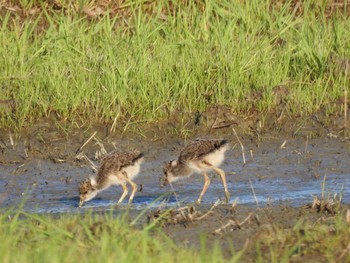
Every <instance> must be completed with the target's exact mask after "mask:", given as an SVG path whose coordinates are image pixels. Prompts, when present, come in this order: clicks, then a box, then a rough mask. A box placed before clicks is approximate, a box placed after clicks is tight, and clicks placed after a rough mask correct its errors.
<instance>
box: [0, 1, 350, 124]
mask: <svg viewBox="0 0 350 263" xmlns="http://www.w3.org/2000/svg"><path fill="white" fill-rule="evenodd" d="M39 2H40V1H39ZM69 3H71V2H69V1H68V2H67V1H63V6H65V7H66V8H67V9H66V10H67V12H66V14H64V13H63V12H56V11H52V10H50V8H49V7H48V6H45V8H41V9H40V10H41V12H40V15H38V16H33V17H30V16H29V17H28V18H27V19H25V20H24V21H23V19H20V18H19V17H16V16H14V15H13V14H12V15H11V14H10V12H8V13H7V14H5V15H3V16H2V17H1V18H0V72H1V74H0V90H1V92H0V100H7V99H13V100H14V101H15V103H16V107H15V109H14V110H13V111H12V112H10V111H4V112H1V111H0V126H1V127H12V128H21V127H24V126H26V125H30V124H32V123H33V122H34V121H35V120H37V119H38V118H41V117H44V116H54V117H55V118H57V119H58V120H63V121H65V120H68V121H70V122H72V121H73V122H77V123H79V124H82V123H85V124H86V121H87V123H89V122H91V121H94V120H97V121H104V122H108V123H113V122H114V123H115V124H116V125H117V126H121V125H125V124H127V123H130V122H152V121H159V120H163V119H166V118H168V116H169V113H171V112H174V111H177V110H181V112H195V111H203V110H205V109H206V108H207V107H209V106H211V105H216V104H223V105H228V106H229V107H231V108H232V111H233V112H235V113H237V114H248V113H250V112H258V113H262V114H264V113H266V112H269V111H271V110H273V109H274V108H275V107H276V106H277V105H276V101H275V99H274V95H273V87H275V86H277V85H284V86H285V87H286V88H287V89H288V91H289V95H288V96H287V97H286V98H285V101H286V110H287V111H286V112H287V113H288V114H290V115H307V114H310V113H314V112H316V111H318V110H319V109H321V108H326V109H327V112H328V113H332V112H334V110H335V108H334V104H333V102H334V101H335V100H337V99H339V97H340V96H342V95H343V92H344V87H348V84H349V81H348V79H347V76H346V74H344V73H343V72H344V70H342V69H341V67H340V66H339V65H340V64H341V63H342V58H347V59H348V58H349V57H350V35H349V34H348V32H349V31H350V21H349V18H348V17H346V16H342V14H341V13H339V14H338V15H333V16H331V17H327V16H326V9H325V8H326V2H325V1H323V3H324V4H320V3H319V1H313V0H309V1H305V2H304V3H302V4H301V5H302V6H301V8H302V10H303V13H302V14H298V13H292V10H293V8H291V7H290V6H291V5H290V3H289V2H288V1H287V3H285V4H283V5H281V6H278V5H272V4H271V3H270V2H269V1H263V0H254V1H248V2H246V3H243V2H242V1H228V0H227V1H214V0H212V1H211V0H207V1H205V2H194V1H189V3H188V4H183V1H171V2H169V1H157V2H156V3H153V4H152V5H148V9H146V4H144V3H143V2H142V1H131V2H127V1H125V2H124V5H123V7H125V8H127V10H128V12H127V14H124V15H123V16H122V15H118V14H112V13H111V14H108V13H107V14H105V15H104V16H102V17H99V18H91V17H90V18H89V17H86V16H85V15H84V14H81V13H79V11H77V9H78V10H82V6H84V5H88V6H91V5H93V4H94V1H81V2H79V5H77V6H78V8H76V9H74V8H72V7H71V6H72V5H70V4H69ZM35 4H36V3H35V1H34V2H33V1H21V3H20V5H19V6H22V7H24V8H31V7H32V6H35ZM150 10H151V11H150ZM334 54H336V55H335V59H331V58H332V57H333V58H334ZM345 60H346V59H345ZM339 61H340V62H339ZM253 93H261V94H262V95H261V98H260V99H258V100H248V98H249V96H250V95H251V94H253Z"/></svg>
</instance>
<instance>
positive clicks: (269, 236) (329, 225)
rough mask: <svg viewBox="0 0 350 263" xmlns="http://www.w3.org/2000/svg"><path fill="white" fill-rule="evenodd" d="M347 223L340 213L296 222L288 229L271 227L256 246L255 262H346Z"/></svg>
mask: <svg viewBox="0 0 350 263" xmlns="http://www.w3.org/2000/svg"><path fill="white" fill-rule="evenodd" d="M349 224H350V222H346V220H345V215H344V213H341V214H338V215H337V216H334V217H323V218H322V217H320V218H319V219H318V220H317V221H316V222H310V221H307V220H299V222H298V223H297V224H296V225H295V226H294V227H292V228H290V229H284V228H281V227H278V226H272V229H271V230H269V231H267V232H266V234H265V235H264V236H263V238H260V240H258V242H256V248H257V260H256V262H291V261H293V262H349V261H350V253H349V251H350V245H349V244H350V227H349Z"/></svg>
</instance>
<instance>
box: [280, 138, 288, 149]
mask: <svg viewBox="0 0 350 263" xmlns="http://www.w3.org/2000/svg"><path fill="white" fill-rule="evenodd" d="M286 144H287V140H284V142H283V143H282V144H281V146H280V149H283V148H285V146H286Z"/></svg>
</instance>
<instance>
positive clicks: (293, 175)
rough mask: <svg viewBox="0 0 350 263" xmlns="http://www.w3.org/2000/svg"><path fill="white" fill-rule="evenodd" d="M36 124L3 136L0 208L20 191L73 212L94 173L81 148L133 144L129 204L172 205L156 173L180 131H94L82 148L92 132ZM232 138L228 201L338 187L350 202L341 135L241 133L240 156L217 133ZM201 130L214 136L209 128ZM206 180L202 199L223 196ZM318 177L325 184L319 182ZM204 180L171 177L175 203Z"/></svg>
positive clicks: (115, 192)
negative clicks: (135, 156)
mask: <svg viewBox="0 0 350 263" xmlns="http://www.w3.org/2000/svg"><path fill="white" fill-rule="evenodd" d="M47 129H48V130H45V129H44V130H45V131H46V132H45V133H44V132H41V130H38V131H37V132H36V133H34V132H33V133H32V134H31V135H32V136H30V137H26V138H20V139H18V138H16V137H15V136H14V135H13V136H12V137H11V136H10V135H9V134H8V133H6V134H2V135H1V136H2V138H1V154H0V166H1V178H0V185H1V187H2V189H3V190H2V193H1V198H0V201H1V207H9V206H14V205H18V204H19V203H20V202H22V200H23V197H25V198H26V205H25V209H27V210H30V211H36V212H44V213H46V212H67V211H72V212H73V211H75V210H76V209H77V208H76V204H77V195H78V193H77V184H78V182H79V181H81V180H82V179H83V178H85V177H86V176H89V174H92V170H91V166H90V163H89V162H88V161H87V160H86V159H84V158H82V155H86V156H87V157H88V158H89V159H90V160H91V161H93V162H94V163H95V164H96V165H98V163H99V158H100V157H101V156H102V155H103V153H104V152H110V151H112V150H114V149H117V150H129V149H134V148H137V149H139V150H141V151H143V152H144V154H145V162H144V164H143V165H142V169H141V173H140V174H139V176H138V178H137V179H136V183H137V184H138V185H139V189H140V190H141V191H139V192H138V193H137V195H136V197H135V200H134V203H133V206H134V208H135V209H142V208H143V207H144V206H145V205H147V204H150V203H154V205H155V206H157V204H158V203H160V202H162V201H163V200H167V202H168V203H170V204H175V197H174V195H173V194H172V191H171V189H170V188H163V189H160V187H159V177H160V175H161V174H162V167H163V164H164V162H167V161H169V160H172V159H174V158H176V157H177V155H178V153H179V152H180V151H181V149H182V147H183V146H184V145H185V143H186V139H183V138H178V137H172V136H168V137H156V138H154V139H150V138H140V137H133V138H132V137H131V138H127V137H125V138H123V137H120V136H119V137H112V136H104V134H102V133H101V132H100V131H99V132H97V134H96V136H95V137H94V138H93V139H92V140H91V141H90V142H89V143H88V144H86V145H85V146H84V147H83V148H81V146H82V145H83V144H84V142H86V141H87V139H88V138H89V137H90V136H91V133H90V132H80V133H78V132H72V133H70V134H69V137H67V136H63V135H62V134H60V132H59V131H57V130H56V131H50V126H47ZM220 135H221V136H220V137H222V136H225V138H227V139H228V140H229V141H230V145H231V148H230V150H229V151H228V152H227V154H226V160H225V162H224V163H223V165H222V168H223V170H224V171H225V172H226V174H227V180H228V187H229V190H230V192H231V200H230V201H231V202H234V201H237V202H238V204H245V205H257V204H258V205H261V206H264V205H267V204H268V205H278V204H280V203H284V204H288V205H290V206H299V205H302V204H303V203H305V202H309V201H310V200H312V198H313V196H314V195H318V196H319V195H321V193H322V191H323V192H324V194H327V193H330V194H335V193H336V194H341V195H342V198H343V201H344V202H349V200H350V195H349V191H350V190H349V188H350V187H349V186H350V176H349V156H350V155H349V153H350V142H349V141H348V140H346V139H341V138H335V137H333V136H325V137H318V138H310V139H309V138H308V137H306V138H304V137H298V138H295V137H294V138H293V137H285V136H279V137H272V136H269V137H267V136H265V137H264V138H262V137H259V139H257V138H253V137H250V136H240V138H241V141H242V143H243V145H244V153H245V160H246V163H245V164H244V162H243V155H242V150H241V147H240V145H239V143H238V141H237V138H236V136H235V135H234V134H233V132H231V133H228V132H227V133H226V134H220ZM205 137H211V138H215V137H219V136H218V134H216V135H208V136H205ZM211 177H212V184H211V186H210V188H209V190H208V191H207V193H206V195H205V196H204V199H203V202H204V204H211V203H214V202H215V201H217V200H220V199H222V198H223V189H222V185H221V183H220V180H219V179H218V178H217V176H216V175H215V174H211ZM323 183H324V186H322V184H323ZM202 186H203V178H202V177H201V176H200V175H194V176H192V177H191V179H189V180H184V181H179V182H176V183H175V184H174V190H175V191H176V193H177V196H178V199H179V202H185V203H186V202H193V201H194V200H196V198H197V196H198V194H199V192H200V191H201V189H202ZM120 194H121V188H120V187H119V188H118V187H113V188H111V189H108V190H106V191H104V192H102V193H101V194H99V196H98V197H97V198H96V199H94V200H92V201H91V202H88V203H87V204H86V206H85V208H84V209H86V208H88V207H96V206H98V207H108V206H110V205H112V204H114V203H115V202H116V200H118V198H119V196H120Z"/></svg>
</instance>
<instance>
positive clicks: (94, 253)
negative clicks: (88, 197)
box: [0, 211, 239, 263]
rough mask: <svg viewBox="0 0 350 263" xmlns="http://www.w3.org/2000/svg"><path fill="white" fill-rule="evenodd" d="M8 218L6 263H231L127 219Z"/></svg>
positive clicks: (1, 223)
mask: <svg viewBox="0 0 350 263" xmlns="http://www.w3.org/2000/svg"><path fill="white" fill-rule="evenodd" d="M10 214H12V212H11V211H6V212H5V213H2V214H1V215H0V232H1V236H0V242H1V246H0V261H1V262H4V263H5V262H188V261H189V259H191V262H225V261H227V260H225V259H224V258H223V256H222V255H221V253H220V249H219V248H216V249H215V248H214V249H213V250H212V251H206V250H205V249H202V250H201V251H195V250H191V249H183V248H180V247H179V246H177V245H176V244H174V243H173V242H172V241H171V240H169V239H167V238H166V237H165V235H162V234H157V231H153V234H151V232H150V229H151V228H150V227H145V228H142V229H135V228H132V227H130V225H129V224H128V223H127V220H126V218H125V217H123V216H121V217H117V218H116V217H115V216H113V215H111V214H105V215H96V214H89V213H88V214H86V215H79V214H75V215H74V214H65V215H61V216H58V217H57V216H56V218H53V217H52V216H49V215H37V214H27V213H17V214H15V216H13V217H9V215H10ZM155 235H156V236H157V235H158V238H155V237H154V236H155ZM238 255H239V254H238ZM231 262H236V259H235V258H234V257H233V258H232V260H231Z"/></svg>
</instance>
